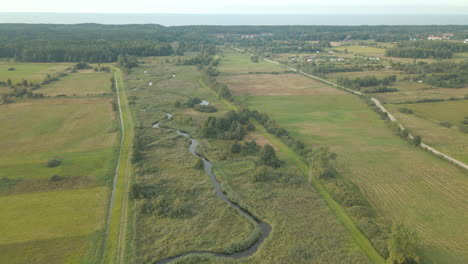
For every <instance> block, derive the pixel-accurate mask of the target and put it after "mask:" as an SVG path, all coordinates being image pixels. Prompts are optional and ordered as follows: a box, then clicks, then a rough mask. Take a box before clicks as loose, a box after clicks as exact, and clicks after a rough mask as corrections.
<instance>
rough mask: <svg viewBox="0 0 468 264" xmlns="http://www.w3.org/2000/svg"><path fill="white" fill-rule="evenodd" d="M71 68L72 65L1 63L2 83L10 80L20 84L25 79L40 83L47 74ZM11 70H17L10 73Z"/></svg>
mask: <svg viewBox="0 0 468 264" xmlns="http://www.w3.org/2000/svg"><path fill="white" fill-rule="evenodd" d="M70 66H72V64H71V63H22V62H15V63H10V62H7V61H0V81H4V82H6V80H7V79H8V78H10V79H11V81H12V82H13V83H17V82H20V81H21V80H23V79H25V80H28V81H33V82H40V81H42V80H43V79H44V78H45V77H46V76H47V74H55V73H58V72H61V71H64V70H65V69H67V68H68V67H70ZM10 68H14V69H15V70H13V71H9V70H8V69H10Z"/></svg>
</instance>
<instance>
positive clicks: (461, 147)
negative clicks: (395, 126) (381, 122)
mask: <svg viewBox="0 0 468 264" xmlns="http://www.w3.org/2000/svg"><path fill="white" fill-rule="evenodd" d="M402 107H404V108H408V109H411V110H412V111H413V112H414V113H413V114H405V113H400V112H399V111H398V109H399V108H402ZM389 108H390V110H391V111H392V113H393V114H394V115H395V117H396V118H397V119H398V120H400V121H401V122H402V124H403V125H404V126H405V127H407V128H408V129H409V130H410V131H411V132H412V133H414V134H417V135H421V136H422V137H423V140H424V142H425V143H427V144H428V145H430V146H432V147H434V148H436V149H437V150H440V151H441V152H443V153H447V154H449V155H450V156H452V157H454V158H456V159H459V160H461V161H463V162H465V163H467V162H468V153H467V151H466V150H467V149H468V134H467V133H463V132H462V131H460V129H459V127H458V126H459V125H461V123H462V122H463V121H464V118H465V116H468V110H467V109H468V101H467V100H460V101H445V102H431V103H417V104H398V105H389ZM443 122H448V124H447V125H446V126H442V125H441V123H443ZM447 126H448V127H447Z"/></svg>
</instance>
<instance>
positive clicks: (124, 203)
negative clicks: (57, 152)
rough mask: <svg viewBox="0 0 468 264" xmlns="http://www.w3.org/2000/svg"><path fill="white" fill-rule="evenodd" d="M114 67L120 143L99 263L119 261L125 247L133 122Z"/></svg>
mask: <svg viewBox="0 0 468 264" xmlns="http://www.w3.org/2000/svg"><path fill="white" fill-rule="evenodd" d="M115 70H116V72H115V74H114V79H115V90H116V93H117V101H118V108H119V114H120V129H121V144H120V153H119V158H118V161H117V165H116V172H115V176H114V180H113V184H112V194H111V197H110V202H109V211H108V215H107V223H106V231H105V237H104V244H103V250H104V251H103V258H102V263H119V261H120V260H122V259H124V257H123V254H124V252H125V249H124V248H123V247H124V245H125V239H126V238H125V227H126V226H127V224H126V219H127V218H128V216H127V214H128V209H127V208H128V190H129V183H130V179H129V177H131V171H132V169H131V162H130V156H131V155H130V151H131V144H132V137H133V133H132V128H133V125H132V120H131V114H130V110H129V109H128V101H127V98H126V92H125V88H124V86H123V83H124V82H123V78H122V73H121V71H120V70H119V69H115ZM117 73H118V74H117Z"/></svg>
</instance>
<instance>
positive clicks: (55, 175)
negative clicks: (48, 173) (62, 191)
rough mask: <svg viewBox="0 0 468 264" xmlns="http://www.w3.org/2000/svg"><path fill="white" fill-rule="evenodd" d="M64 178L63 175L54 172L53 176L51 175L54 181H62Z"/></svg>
mask: <svg viewBox="0 0 468 264" xmlns="http://www.w3.org/2000/svg"><path fill="white" fill-rule="evenodd" d="M61 180H63V177H61V176H59V175H57V174H54V175H52V177H50V181H53V182H58V181H61Z"/></svg>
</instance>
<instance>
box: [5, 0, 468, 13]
mask: <svg viewBox="0 0 468 264" xmlns="http://www.w3.org/2000/svg"><path fill="white" fill-rule="evenodd" d="M0 12H58V13H168V14H298V13H301V14H468V0H443V1H441V0H351V1H349V0H326V1H324V0H276V1H275V0H230V1H226V0H224V1H223V0H164V1H162V0H130V1H129V0H78V1H64V0H41V1H38V0H13V1H4V3H2V4H1V9H0Z"/></svg>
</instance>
